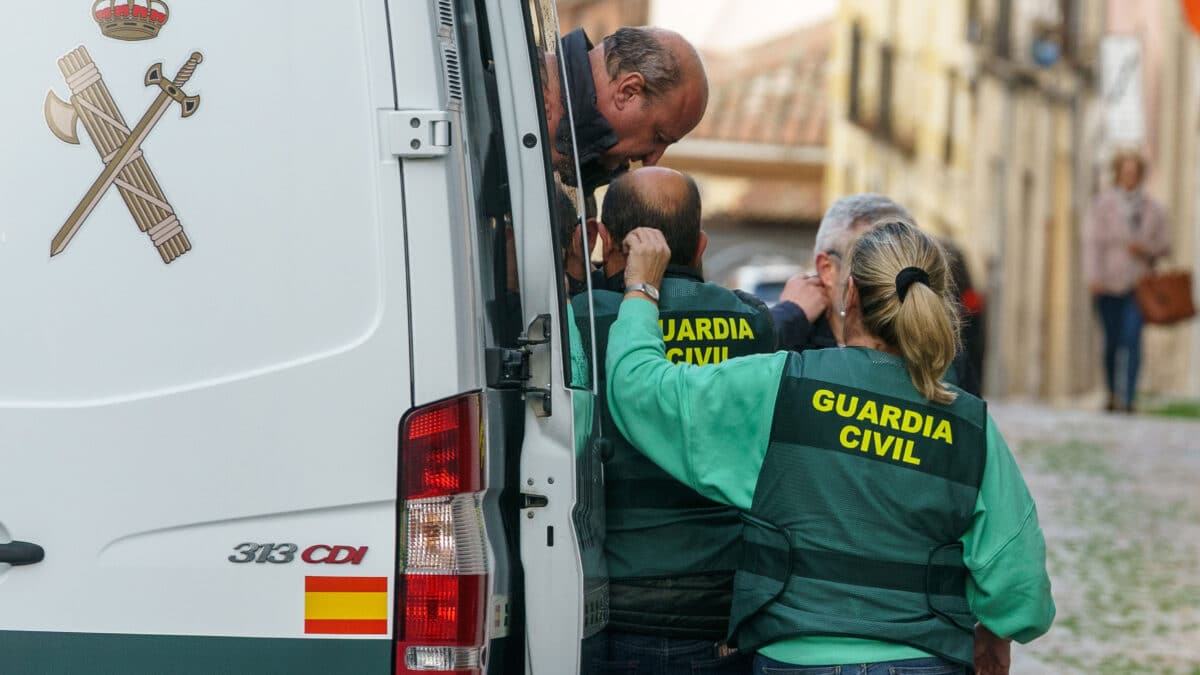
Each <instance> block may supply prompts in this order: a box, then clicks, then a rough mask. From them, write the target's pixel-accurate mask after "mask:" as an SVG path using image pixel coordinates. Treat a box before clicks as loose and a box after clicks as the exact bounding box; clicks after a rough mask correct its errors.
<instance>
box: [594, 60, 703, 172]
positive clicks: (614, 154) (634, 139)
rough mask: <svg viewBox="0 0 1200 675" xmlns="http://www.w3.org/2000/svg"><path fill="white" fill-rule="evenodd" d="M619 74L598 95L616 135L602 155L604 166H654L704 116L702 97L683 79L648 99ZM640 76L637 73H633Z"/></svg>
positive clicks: (697, 89) (612, 167)
mask: <svg viewBox="0 0 1200 675" xmlns="http://www.w3.org/2000/svg"><path fill="white" fill-rule="evenodd" d="M627 75H629V74H625V75H620V76H618V77H617V79H616V80H614V81H613V83H612V84H614V85H618V86H617V87H616V88H615V91H612V92H610V95H609V96H603V95H601V96H598V99H599V100H598V101H597V103H598V107H599V108H600V112H601V113H602V114H603V115H604V117H605V119H607V120H608V123H609V125H611V126H612V128H613V131H615V132H616V134H617V144H616V145H614V146H613V147H611V148H609V149H608V152H606V153H605V155H604V163H605V166H606V167H607V168H609V169H618V168H621V167H623V166H626V165H628V164H629V163H630V162H641V163H642V164H643V165H645V166H653V165H654V164H657V163H658V161H659V160H660V159H662V156H663V153H664V152H665V151H666V149H667V146H669V145H671V144H672V143H676V142H678V141H679V139H681V138H683V137H684V136H686V135H687V134H688V132H690V131H691V130H692V129H695V128H696V125H697V124H699V123H700V118H702V117H703V116H704V106H705V103H706V100H705V96H704V94H703V92H702V91H700V90H699V89H700V88H699V87H698V86H696V84H695V83H694V82H691V81H688V80H685V81H684V82H682V83H680V84H679V85H678V86H677V87H675V88H674V89H672V90H671V91H669V92H667V93H666V94H663V95H660V96H658V97H657V98H653V99H647V98H646V96H645V93H644V90H641V89H640V87H637V86H636V84H635V85H630V84H629V83H628V82H626V81H625V80H626V76H627ZM632 75H636V76H637V77H638V78H639V79H640V75H638V74H636V73H633V74H632Z"/></svg>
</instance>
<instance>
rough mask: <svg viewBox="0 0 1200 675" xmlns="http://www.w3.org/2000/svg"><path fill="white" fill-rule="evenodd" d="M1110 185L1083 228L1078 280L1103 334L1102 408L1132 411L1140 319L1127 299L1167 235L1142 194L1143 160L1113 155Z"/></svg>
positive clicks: (1163, 249)
mask: <svg viewBox="0 0 1200 675" xmlns="http://www.w3.org/2000/svg"><path fill="white" fill-rule="evenodd" d="M1112 171H1113V186H1112V187H1111V188H1109V189H1108V190H1105V191H1103V192H1101V193H1100V194H1099V195H1097V197H1096V201H1095V202H1094V203H1093V204H1092V209H1091V212H1090V213H1089V215H1088V218H1087V219H1086V221H1085V224H1084V233H1083V245H1084V256H1083V264H1084V275H1085V278H1086V279H1087V284H1088V291H1089V292H1090V293H1091V295H1092V300H1093V302H1094V304H1095V306H1096V311H1097V313H1098V314H1099V315H1100V325H1101V326H1102V327H1103V329H1104V375H1105V382H1106V384H1107V385H1108V409H1109V410H1119V411H1123V412H1132V411H1133V400H1134V395H1135V394H1136V392H1137V379H1138V370H1139V369H1140V367H1141V361H1142V314H1141V312H1140V311H1139V310H1138V306H1137V302H1136V301H1135V300H1134V297H1133V289H1134V286H1135V285H1136V284H1137V282H1138V279H1140V278H1141V277H1142V275H1144V274H1146V273H1147V272H1149V271H1150V269H1151V266H1152V265H1153V264H1154V261H1155V260H1156V259H1158V258H1162V257H1163V256H1165V255H1167V252H1168V250H1169V248H1170V236H1169V234H1168V232H1167V219H1166V213H1165V211H1164V210H1163V207H1162V205H1161V204H1159V203H1158V202H1157V201H1155V200H1154V199H1152V198H1151V197H1150V195H1148V194H1146V191H1145V189H1144V185H1145V178H1146V160H1145V159H1144V158H1143V157H1142V156H1141V155H1140V154H1139V153H1137V152H1133V151H1126V152H1120V153H1117V155H1116V157H1114V158H1113V161H1112Z"/></svg>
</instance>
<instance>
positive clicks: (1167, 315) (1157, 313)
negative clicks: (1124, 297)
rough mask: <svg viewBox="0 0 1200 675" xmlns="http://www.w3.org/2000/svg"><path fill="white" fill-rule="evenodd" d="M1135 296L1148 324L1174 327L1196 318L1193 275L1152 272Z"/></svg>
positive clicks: (1138, 287) (1140, 280)
mask: <svg viewBox="0 0 1200 675" xmlns="http://www.w3.org/2000/svg"><path fill="white" fill-rule="evenodd" d="M1133 294H1134V297H1135V298H1136V299H1137V304H1138V309H1140V310H1141V311H1142V318H1144V319H1145V320H1146V323H1155V324H1171V323H1177V322H1179V321H1184V320H1186V319H1190V318H1192V317H1193V316H1195V315H1196V306H1195V305H1194V304H1192V273H1191V272H1186V271H1182V270H1177V271H1173V272H1150V273H1148V274H1146V275H1145V276H1144V277H1142V278H1141V279H1139V280H1138V282H1137V286H1136V287H1135V288H1134V290H1133Z"/></svg>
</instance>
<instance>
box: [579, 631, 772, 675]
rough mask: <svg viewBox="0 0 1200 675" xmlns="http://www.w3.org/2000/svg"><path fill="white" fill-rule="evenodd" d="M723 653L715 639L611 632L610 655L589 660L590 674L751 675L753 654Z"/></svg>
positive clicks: (609, 639) (588, 671)
mask: <svg viewBox="0 0 1200 675" xmlns="http://www.w3.org/2000/svg"><path fill="white" fill-rule="evenodd" d="M722 654H723V650H722V649H721V643H718V642H716V641H715V640H689V639H683V638H665V637H658V636H655V635H641V634H637V633H618V632H615V631H609V632H608V654H607V655H606V657H607V658H603V659H599V660H594V661H593V662H592V663H591V664H590V666H591V667H590V668H589V667H587V666H588V664H586V663H585V668H584V672H585V673H587V674H588V675H592V674H596V675H750V655H749V654H746V653H743V652H734V653H732V654H724V655H722Z"/></svg>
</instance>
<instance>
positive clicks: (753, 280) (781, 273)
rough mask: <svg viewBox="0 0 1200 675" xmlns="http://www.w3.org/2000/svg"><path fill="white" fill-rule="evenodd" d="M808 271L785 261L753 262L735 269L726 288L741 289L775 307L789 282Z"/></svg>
mask: <svg viewBox="0 0 1200 675" xmlns="http://www.w3.org/2000/svg"><path fill="white" fill-rule="evenodd" d="M806 269H807V268H805V267H804V266H802V265H798V264H796V263H793V262H790V261H787V260H783V259H775V260H769V261H763V262H753V263H751V264H747V265H742V266H741V267H738V268H736V269H734V270H733V272H732V273H731V274H730V275H729V280H728V283H727V284H726V286H728V287H729V288H740V289H742V290H743V291H746V292H747V293H750V294H751V295H754V296H755V297H757V298H759V299H760V300H762V301H763V302H765V303H767V304H768V305H774V304H775V303H777V302H779V294H780V293H782V292H783V285H784V284H785V283H787V280H788V279H790V278H792V277H793V276H795V275H797V274H800V273H802V272H804V271H805V270H806Z"/></svg>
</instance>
